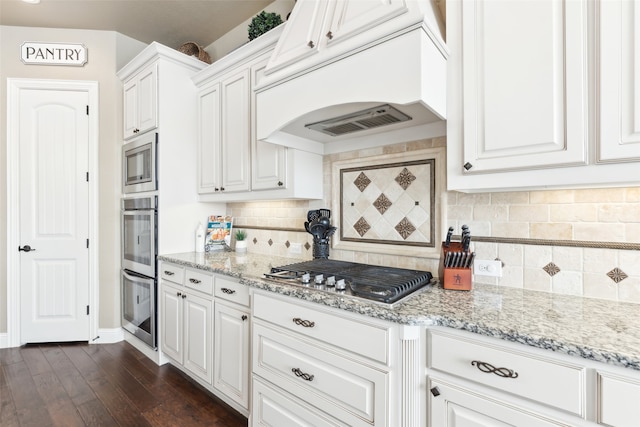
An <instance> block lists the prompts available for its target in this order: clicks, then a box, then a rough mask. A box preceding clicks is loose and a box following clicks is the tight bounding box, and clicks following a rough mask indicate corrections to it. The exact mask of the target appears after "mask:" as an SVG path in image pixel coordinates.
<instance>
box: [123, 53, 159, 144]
mask: <svg viewBox="0 0 640 427" xmlns="http://www.w3.org/2000/svg"><path fill="white" fill-rule="evenodd" d="M123 126H124V134H123V135H124V139H129V138H131V137H133V136H137V135H140V134H143V133H145V132H147V131H149V130H151V129H155V128H156V127H158V66H157V64H151V65H149V66H147V67H145V68H143V69H142V70H140V71H139V72H138V73H137V74H135V75H134V76H132V77H131V78H129V79H128V80H126V81H125V82H124V119H123Z"/></svg>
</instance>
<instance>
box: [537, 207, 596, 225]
mask: <svg viewBox="0 0 640 427" xmlns="http://www.w3.org/2000/svg"><path fill="white" fill-rule="evenodd" d="M549 208H550V216H549V220H550V221H551V222H595V221H597V220H598V205H596V204H588V203H582V204H557V205H549Z"/></svg>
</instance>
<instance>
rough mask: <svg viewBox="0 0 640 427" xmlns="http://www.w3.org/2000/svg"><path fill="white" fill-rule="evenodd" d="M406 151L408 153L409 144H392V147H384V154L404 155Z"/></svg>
mask: <svg viewBox="0 0 640 427" xmlns="http://www.w3.org/2000/svg"><path fill="white" fill-rule="evenodd" d="M429 145H431V144H429ZM406 151H407V144H391V145H385V146H384V147H382V154H395V153H404V152H406Z"/></svg>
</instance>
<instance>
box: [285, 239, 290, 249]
mask: <svg viewBox="0 0 640 427" xmlns="http://www.w3.org/2000/svg"><path fill="white" fill-rule="evenodd" d="M284 245H285V246H286V247H287V248H288V247H289V246H291V243H289V241H288V240H287V241H286V242H284Z"/></svg>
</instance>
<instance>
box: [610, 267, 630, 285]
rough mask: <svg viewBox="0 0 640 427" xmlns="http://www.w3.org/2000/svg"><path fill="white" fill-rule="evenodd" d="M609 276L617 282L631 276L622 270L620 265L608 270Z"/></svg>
mask: <svg viewBox="0 0 640 427" xmlns="http://www.w3.org/2000/svg"><path fill="white" fill-rule="evenodd" d="M607 276H609V278H610V279H611V280H613V281H614V282H616V283H620V282H622V281H623V280H624V279H626V278H627V277H629V276H627V273H625V272H624V271H622V270H620V269H619V268H618V267H616V268H614V269H613V270H611V271H610V272H608V273H607Z"/></svg>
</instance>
